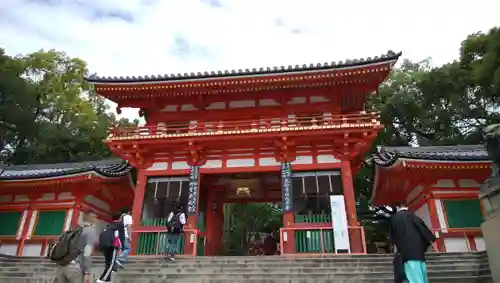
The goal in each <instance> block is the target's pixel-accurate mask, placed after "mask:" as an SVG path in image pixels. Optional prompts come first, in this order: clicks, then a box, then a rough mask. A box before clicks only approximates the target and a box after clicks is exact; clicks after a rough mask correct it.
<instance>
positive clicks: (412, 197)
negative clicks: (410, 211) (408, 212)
mask: <svg viewBox="0 0 500 283" xmlns="http://www.w3.org/2000/svg"><path fill="white" fill-rule="evenodd" d="M423 190H424V186H422V185H418V186H416V187H415V188H413V190H411V192H410V193H409V194H408V196H407V197H406V204H407V205H410V204H411V202H412V201H413V200H415V199H417V196H418V195H420V193H422V191H423Z"/></svg>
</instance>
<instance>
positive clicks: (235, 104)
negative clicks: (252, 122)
mask: <svg viewBox="0 0 500 283" xmlns="http://www.w3.org/2000/svg"><path fill="white" fill-rule="evenodd" d="M248 107H255V100H236V101H231V102H229V108H248Z"/></svg>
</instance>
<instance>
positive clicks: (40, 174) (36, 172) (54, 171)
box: [0, 159, 132, 181]
mask: <svg viewBox="0 0 500 283" xmlns="http://www.w3.org/2000/svg"><path fill="white" fill-rule="evenodd" d="M131 169H132V167H131V166H130V165H129V164H128V162H126V161H124V160H122V159H105V160H100V161H86V162H75V163H56V164H34V165H13V166H0V181H13V180H26V179H43V178H54V177H64V176H68V175H73V174H81V173H86V172H88V173H92V172H94V173H97V174H99V175H102V176H105V177H121V176H124V175H126V174H127V173H129V172H130V170H131Z"/></svg>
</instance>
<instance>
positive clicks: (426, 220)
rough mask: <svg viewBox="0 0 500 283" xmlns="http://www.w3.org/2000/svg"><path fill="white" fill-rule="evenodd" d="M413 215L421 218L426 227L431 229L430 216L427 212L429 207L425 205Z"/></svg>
mask: <svg viewBox="0 0 500 283" xmlns="http://www.w3.org/2000/svg"><path fill="white" fill-rule="evenodd" d="M415 215H417V216H418V217H420V218H422V220H423V221H424V223H425V224H426V225H427V227H429V228H431V227H432V226H431V214H430V212H429V205H428V204H427V203H426V204H424V205H422V207H420V208H419V209H417V210H416V211H415Z"/></svg>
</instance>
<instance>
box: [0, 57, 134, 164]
mask: <svg viewBox="0 0 500 283" xmlns="http://www.w3.org/2000/svg"><path fill="white" fill-rule="evenodd" d="M0 72H1V73H0V102H1V103H0V139H1V140H0V151H1V152H2V159H1V160H0V162H2V163H7V164H27V163H54V162H69V161H82V160H92V159H101V158H104V157H107V156H109V155H110V152H109V151H108V149H107V147H106V146H105V145H104V144H103V143H102V140H103V139H104V138H105V137H106V135H107V130H108V127H110V126H112V125H114V124H117V123H122V124H130V122H129V121H128V120H118V119H117V118H116V117H115V116H114V115H113V114H112V113H110V112H109V109H108V108H109V106H108V105H107V104H106V102H105V100H104V98H102V97H100V96H98V95H97V94H96V93H95V92H93V91H92V89H91V87H90V86H89V84H88V83H87V82H86V80H85V79H84V76H85V75H86V74H87V73H88V70H87V65H86V63H85V61H83V60H81V59H78V58H71V57H69V56H68V55H67V54H65V53H64V52H57V51H54V50H50V51H43V50H42V51H38V52H34V53H31V54H27V55H18V56H16V57H10V56H7V55H5V52H4V51H3V50H0Z"/></svg>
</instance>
